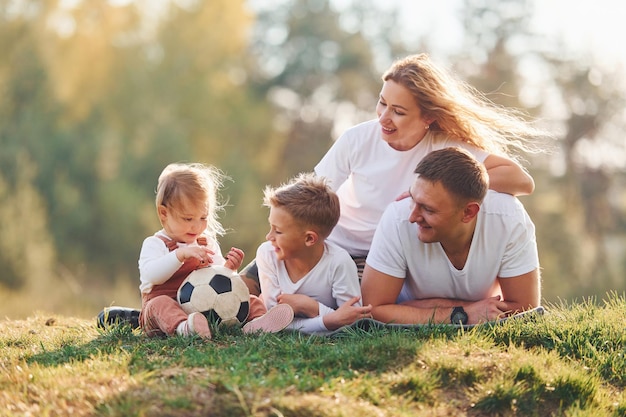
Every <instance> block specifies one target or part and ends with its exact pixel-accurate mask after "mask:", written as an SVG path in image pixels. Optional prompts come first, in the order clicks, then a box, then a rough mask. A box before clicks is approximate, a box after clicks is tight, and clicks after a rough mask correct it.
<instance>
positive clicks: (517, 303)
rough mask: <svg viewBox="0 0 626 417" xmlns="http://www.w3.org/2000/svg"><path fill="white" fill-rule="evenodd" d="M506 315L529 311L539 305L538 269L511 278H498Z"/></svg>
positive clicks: (539, 279)
mask: <svg viewBox="0 0 626 417" xmlns="http://www.w3.org/2000/svg"><path fill="white" fill-rule="evenodd" d="M498 282H499V283H500V288H501V289H502V297H503V301H504V303H505V304H506V305H507V307H506V311H507V312H508V315H512V314H515V313H519V312H522V311H524V310H529V309H531V308H534V307H537V306H539V305H540V303H541V278H540V274H539V269H535V270H533V271H531V272H529V273H527V274H523V275H518V276H516V277H512V278H498Z"/></svg>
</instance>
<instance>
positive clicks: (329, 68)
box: [251, 0, 402, 183]
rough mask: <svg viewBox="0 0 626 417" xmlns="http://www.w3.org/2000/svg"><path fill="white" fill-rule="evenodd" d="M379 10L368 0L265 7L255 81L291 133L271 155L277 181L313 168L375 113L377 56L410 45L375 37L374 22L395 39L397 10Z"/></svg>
mask: <svg viewBox="0 0 626 417" xmlns="http://www.w3.org/2000/svg"><path fill="white" fill-rule="evenodd" d="M379 11H380V10H379V9H378V8H375V7H372V5H371V3H370V2H368V1H366V2H354V3H351V4H350V11H349V13H345V14H343V15H342V14H340V13H339V12H338V11H337V10H336V9H334V8H333V6H332V5H331V2H330V1H328V0H315V1H313V0H290V1H283V2H282V4H281V5H280V7H267V8H263V7H261V6H259V8H258V10H257V13H258V21H257V24H256V25H255V30H254V33H253V36H252V39H253V43H252V54H253V55H254V56H255V57H256V59H255V61H256V62H258V63H259V65H260V71H257V72H256V73H255V77H254V78H252V79H251V82H252V85H253V88H255V89H256V90H257V91H258V92H259V94H262V95H266V96H267V99H268V100H269V101H270V103H271V104H272V105H273V106H274V107H275V108H276V110H277V116H276V119H275V120H274V122H275V127H276V128H277V129H279V131H281V132H283V135H284V136H283V139H282V141H278V142H274V143H273V144H272V147H271V148H269V149H268V151H269V152H268V154H266V155H264V157H265V158H266V162H268V163H269V162H270V161H271V163H269V164H268V165H269V167H270V168H271V172H272V178H270V180H271V182H272V183H276V182H279V181H286V180H287V179H288V178H289V177H291V176H292V175H294V174H295V173H297V172H301V171H311V170H312V169H313V167H314V165H315V164H316V163H317V161H318V160H319V159H320V158H321V157H322V156H323V155H324V153H325V152H326V151H327V150H328V148H329V147H330V145H331V144H332V140H333V139H335V138H336V137H337V136H338V135H339V134H341V133H342V131H343V130H344V129H345V128H347V127H349V126H350V125H352V124H354V123H356V122H359V121H363V120H366V119H369V118H372V117H375V113H374V109H375V105H376V100H377V97H378V92H379V89H380V84H381V82H380V76H381V74H380V73H379V72H378V70H377V68H376V67H375V56H376V55H377V54H383V55H385V56H384V58H385V59H386V60H388V59H389V56H388V54H390V53H396V52H398V51H399V50H401V49H402V48H401V46H400V44H399V43H398V42H394V41H392V40H390V41H389V43H385V42H384V41H383V40H382V39H379V41H380V42H381V43H382V44H386V45H387V48H385V49H382V48H378V49H377V48H376V45H375V44H374V45H373V44H372V43H371V42H370V41H369V39H368V30H369V29H368V28H369V27H370V24H371V23H372V22H376V25H375V26H376V27H377V29H378V30H377V32H376V33H377V34H387V35H386V36H387V37H388V38H390V35H388V34H389V33H391V32H392V31H391V30H386V29H391V28H392V27H393V26H394V25H395V19H394V15H393V14H392V13H379ZM342 18H343V19H342ZM369 32H371V30H369Z"/></svg>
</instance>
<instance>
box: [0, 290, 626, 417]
mask: <svg viewBox="0 0 626 417" xmlns="http://www.w3.org/2000/svg"><path fill="white" fill-rule="evenodd" d="M625 326H626V299H625V298H624V296H623V295H622V296H618V295H617V294H610V295H609V296H607V299H606V300H603V301H601V302H594V301H593V300H586V301H582V302H578V303H569V304H568V303H561V304H558V305H552V306H548V307H547V312H546V314H544V315H543V316H533V317H531V318H529V319H525V320H518V321H508V322H505V323H503V324H500V325H485V326H480V327H476V328H474V329H472V330H469V331H463V330H456V329H454V328H449V327H446V326H432V327H421V328H418V329H415V330H406V329H404V330H403V329H395V328H394V329H389V328H377V329H371V330H369V331H364V330H360V329H351V330H350V331H346V332H344V333H341V334H340V335H339V336H336V337H332V338H323V337H309V336H304V335H300V334H295V333H281V334H277V335H274V334H269V335H260V336H259V335H256V336H253V335H244V334H243V333H242V332H241V330H240V329H232V328H231V329H228V328H224V329H222V328H220V329H218V331H217V332H216V334H215V337H214V340H213V341H211V342H204V341H202V340H200V339H196V338H181V337H172V338H164V339H149V338H146V337H145V336H143V335H142V334H140V333H138V332H134V331H132V330H131V329H130V328H128V327H124V326H115V327H110V328H108V329H106V330H99V329H97V328H96V327H95V319H94V320H89V321H85V320H80V319H76V318H70V317H62V316H54V315H52V316H46V315H44V314H42V313H37V314H35V315H34V316H32V317H30V318H28V319H26V320H18V321H3V322H0V352H1V353H0V360H1V361H0V370H1V373H0V415H2V416H4V415H6V416H22V415H23V416H26V415H36V416H57V415H58V416H66V415H73V416H194V415H198V416H206V415H211V416H293V417H295V416H298V417H302V416H304V417H318V416H370V415H371V416H432V415H436V416H542V417H543V416H626V394H624V388H625V387H626V343H625V342H626V330H625Z"/></svg>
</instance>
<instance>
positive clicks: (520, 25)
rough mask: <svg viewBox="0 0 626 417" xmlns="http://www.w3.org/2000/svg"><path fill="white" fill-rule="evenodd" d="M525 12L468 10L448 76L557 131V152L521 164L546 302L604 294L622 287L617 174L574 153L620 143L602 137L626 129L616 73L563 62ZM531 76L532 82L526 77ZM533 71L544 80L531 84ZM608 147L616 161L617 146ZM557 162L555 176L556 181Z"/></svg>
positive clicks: (526, 8) (470, 6)
mask: <svg viewBox="0 0 626 417" xmlns="http://www.w3.org/2000/svg"><path fill="white" fill-rule="evenodd" d="M533 5H534V2H531V1H528V0H526V1H520V0H508V1H482V0H481V1H469V2H466V4H465V9H464V12H463V21H464V23H465V24H464V26H465V30H466V34H465V35H466V36H465V39H466V46H465V48H463V51H464V52H463V53H462V54H461V55H460V59H459V60H458V64H457V65H456V67H457V68H458V69H459V71H460V72H462V73H464V74H466V76H467V78H468V80H469V82H470V84H472V85H474V86H476V87H477V88H478V89H479V90H480V91H483V92H486V93H487V95H488V96H489V98H491V99H492V100H493V101H495V102H496V103H499V104H502V105H505V106H512V107H517V108H525V109H527V110H528V111H529V112H531V114H532V115H533V116H535V117H539V118H543V119H547V120H552V121H553V123H552V125H550V126H548V127H549V128H551V129H553V130H554V131H555V132H564V133H563V134H562V136H561V137H560V138H559V139H560V140H559V141H558V145H559V148H560V149H561V152H555V153H552V154H550V155H548V156H546V155H545V154H546V153H550V151H552V150H554V146H553V145H552V144H550V143H549V142H546V143H545V144H543V146H544V147H545V152H544V153H543V154H537V155H521V156H522V157H525V159H529V160H530V161H532V162H533V166H532V167H531V173H532V174H533V175H534V176H535V180H536V182H537V191H536V192H535V193H534V194H533V195H531V196H529V197H524V198H522V199H523V201H524V203H525V205H526V206H527V208H528V210H529V211H530V212H531V215H532V217H533V220H534V221H535V224H536V225H537V239H538V245H539V249H540V258H541V262H542V267H543V269H544V272H543V275H544V287H545V290H546V291H545V295H546V297H547V298H549V299H555V298H556V297H563V298H568V297H571V296H580V295H585V294H586V295H602V294H603V293H605V292H606V291H607V290H609V289H616V288H617V289H623V288H624V283H623V282H619V280H616V279H615V276H616V274H617V276H620V275H622V274H623V269H621V265H620V264H622V262H620V261H619V257H621V259H624V258H626V256H624V254H625V252H626V251H625V250H624V245H625V243H626V242H625V241H624V238H623V236H624V234H625V230H624V228H623V227H622V228H620V229H616V228H615V226H617V225H618V224H619V223H620V221H618V219H620V218H622V219H623V216H624V211H625V210H624V206H623V205H622V206H621V207H620V206H619V205H616V204H615V202H617V201H619V197H618V198H613V199H611V196H615V195H616V194H615V188H614V187H613V185H612V183H613V180H614V176H613V175H610V173H611V172H613V173H615V165H613V167H611V166H610V164H606V163H602V162H601V161H600V160H598V159H595V160H594V157H595V158H597V157H598V156H599V155H600V154H601V153H600V152H597V153H594V152H588V153H584V152H583V153H581V149H582V147H581V145H583V144H587V146H589V143H590V142H593V143H595V144H600V143H604V148H605V150H606V147H607V145H608V144H609V143H611V140H610V139H609V138H610V137H611V136H612V137H615V138H618V137H619V136H618V135H615V134H613V135H611V134H610V131H613V132H615V131H616V130H617V129H616V125H621V126H622V129H623V127H624V126H623V125H624V120H623V117H622V116H621V115H622V110H621V109H623V106H624V99H625V98H626V89H625V88H624V84H623V83H624V79H623V74H622V73H621V72H620V71H615V70H608V71H607V70H606V69H601V68H599V67H597V66H593V64H590V62H593V61H592V60H589V59H583V58H584V57H581V56H572V55H571V54H567V53H566V52H567V48H565V47H564V46H563V45H560V44H552V45H550V44H547V43H546V41H545V39H541V38H538V37H537V36H536V35H535V34H533V32H532V31H531V29H530V25H529V22H530V18H531V17H532V7H533ZM531 69H533V72H532V73H531V74H530V75H529V74H526V73H525V71H530V70H531ZM541 72H543V73H544V74H549V75H544V76H543V77H542V76H538V74H541ZM533 78H535V80H534V81H533V80H532V79H533ZM537 80H539V81H537ZM533 84H534V85H533ZM529 90H530V91H529ZM555 108H559V109H562V111H561V112H560V113H559V112H555ZM598 132H603V133H604V135H599V134H598ZM600 137H601V138H602V139H599V138H600ZM617 140H618V141H620V140H621V139H617ZM591 146H593V145H591ZM611 146H612V147H613V149H615V150H617V149H618V148H621V149H622V153H623V152H624V143H623V140H621V143H620V144H617V143H613V144H612V145H608V147H609V148H610V147H611ZM587 150H589V148H587ZM604 155H606V153H605V154H604ZM559 158H562V165H563V171H562V172H560V173H558V174H557V176H556V177H555V176H554V174H555V172H554V171H553V167H554V165H555V161H558V159H559ZM605 162H606V161H605ZM623 167H624V164H623V162H622V163H621V169H623ZM618 169H619V168H618ZM611 201H613V203H611ZM621 224H622V225H623V221H622V222H621ZM615 236H622V239H618V240H617V241H616V240H615V239H614V238H613V237H615ZM608 241H610V242H612V244H616V245H618V247H617V250H615V248H614V250H613V252H617V256H618V259H617V262H608V261H609V257H608V254H607V242H608ZM620 247H621V248H622V249H621V250H620V249H619V248H620ZM620 253H621V254H620ZM616 263H617V270H616V265H615V264H616ZM592 277H593V278H592Z"/></svg>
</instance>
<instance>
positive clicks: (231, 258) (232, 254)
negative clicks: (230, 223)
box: [224, 248, 245, 272]
mask: <svg viewBox="0 0 626 417" xmlns="http://www.w3.org/2000/svg"><path fill="white" fill-rule="evenodd" d="M244 256H245V255H244V253H243V251H242V250H241V249H239V248H230V250H229V251H228V254H227V255H226V256H225V258H226V262H224V266H225V267H226V268H228V269H232V270H233V271H235V272H236V271H237V270H238V269H239V267H240V266H241V264H242V263H243V257H244Z"/></svg>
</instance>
